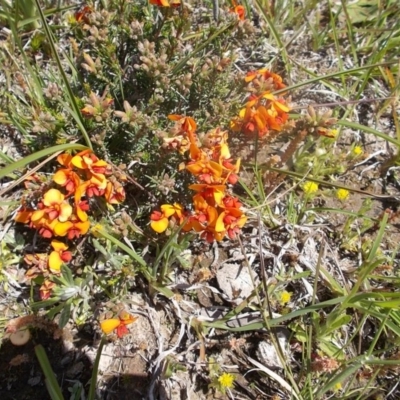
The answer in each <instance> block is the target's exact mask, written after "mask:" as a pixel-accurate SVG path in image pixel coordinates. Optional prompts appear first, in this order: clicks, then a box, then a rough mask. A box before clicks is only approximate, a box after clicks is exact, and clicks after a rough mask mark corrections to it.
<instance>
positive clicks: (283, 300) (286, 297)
mask: <svg viewBox="0 0 400 400" xmlns="http://www.w3.org/2000/svg"><path fill="white" fill-rule="evenodd" d="M291 298H292V293H290V292H287V291H286V290H284V291H283V292H282V293H281V296H280V299H279V302H280V303H281V304H282V305H285V304H286V303H289V301H290V299H291Z"/></svg>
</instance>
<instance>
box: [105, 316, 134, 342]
mask: <svg viewBox="0 0 400 400" xmlns="http://www.w3.org/2000/svg"><path fill="white" fill-rule="evenodd" d="M137 319H138V317H134V316H133V315H131V314H129V313H128V312H126V311H125V310H122V311H121V312H120V313H119V314H118V318H109V319H105V320H104V321H102V322H100V327H101V330H102V331H103V333H104V334H106V335H109V334H110V333H111V332H113V331H115V332H116V333H117V336H118V337H119V338H122V337H123V336H125V335H126V334H127V333H129V332H128V328H127V327H126V326H127V325H129V324H132V323H133V322H135V321H136V320H137Z"/></svg>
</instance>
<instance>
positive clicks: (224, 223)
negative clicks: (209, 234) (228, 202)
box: [215, 208, 247, 239]
mask: <svg viewBox="0 0 400 400" xmlns="http://www.w3.org/2000/svg"><path fill="white" fill-rule="evenodd" d="M246 221H247V217H246V216H245V215H243V212H242V211H240V210H238V209H237V208H225V210H224V211H223V212H222V213H221V214H220V215H219V216H218V219H217V222H216V224H215V232H217V233H221V234H222V233H225V232H227V233H228V236H229V238H230V239H235V237H236V235H237V234H238V233H239V232H240V228H242V227H243V226H244V224H245V223H246Z"/></svg>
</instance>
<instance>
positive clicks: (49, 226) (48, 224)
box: [31, 217, 59, 239]
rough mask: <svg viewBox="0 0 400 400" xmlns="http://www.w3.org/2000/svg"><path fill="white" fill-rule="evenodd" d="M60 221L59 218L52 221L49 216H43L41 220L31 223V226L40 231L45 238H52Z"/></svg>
mask: <svg viewBox="0 0 400 400" xmlns="http://www.w3.org/2000/svg"><path fill="white" fill-rule="evenodd" d="M58 223H59V221H58V220H57V219H54V220H53V221H50V220H49V219H48V218H46V217H43V218H41V219H40V220H38V221H36V222H33V221H32V223H31V227H32V228H35V229H37V230H38V231H39V235H41V236H42V237H44V238H45V239H51V238H52V237H53V235H54V228H55V226H56V225H57V224H58Z"/></svg>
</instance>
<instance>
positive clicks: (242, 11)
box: [231, 6, 246, 21]
mask: <svg viewBox="0 0 400 400" xmlns="http://www.w3.org/2000/svg"><path fill="white" fill-rule="evenodd" d="M231 12H233V13H235V14H236V15H237V16H238V18H239V20H240V21H244V19H245V16H246V10H245V8H244V7H243V6H235V7H234V8H232V9H231Z"/></svg>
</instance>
